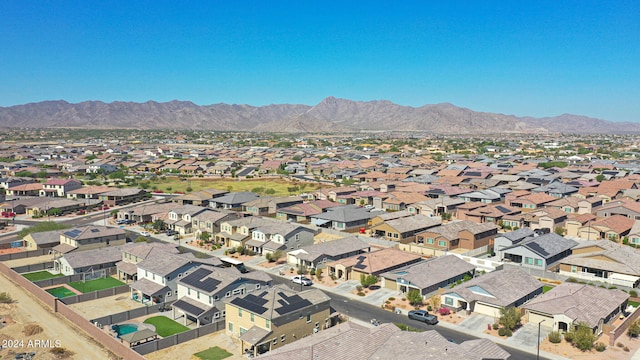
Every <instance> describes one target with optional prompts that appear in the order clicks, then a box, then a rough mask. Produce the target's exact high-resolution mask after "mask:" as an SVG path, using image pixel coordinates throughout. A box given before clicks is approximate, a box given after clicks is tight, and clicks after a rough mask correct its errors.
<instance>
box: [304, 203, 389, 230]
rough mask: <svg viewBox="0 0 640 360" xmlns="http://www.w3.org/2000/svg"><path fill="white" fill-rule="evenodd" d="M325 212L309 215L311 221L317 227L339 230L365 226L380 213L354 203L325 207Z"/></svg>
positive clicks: (358, 228)
mask: <svg viewBox="0 0 640 360" xmlns="http://www.w3.org/2000/svg"><path fill="white" fill-rule="evenodd" d="M327 210H328V211H327V212H323V213H320V214H316V215H312V216H311V223H312V224H313V225H317V226H319V227H327V228H330V229H334V230H339V231H347V232H355V231H359V230H360V228H365V227H366V226H367V225H368V224H369V220H370V219H371V218H373V217H374V216H376V215H378V214H380V212H378V211H369V210H368V209H365V208H361V207H358V206H354V205H347V206H340V207H334V208H329V209H327Z"/></svg>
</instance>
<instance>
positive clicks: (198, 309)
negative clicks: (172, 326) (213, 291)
mask: <svg viewBox="0 0 640 360" xmlns="http://www.w3.org/2000/svg"><path fill="white" fill-rule="evenodd" d="M171 307H172V308H173V319H174V320H177V319H178V318H180V317H182V325H184V326H187V325H189V324H188V322H189V321H192V322H194V323H195V324H196V326H198V327H200V326H202V325H206V324H210V323H212V322H213V320H214V319H219V318H220V312H221V311H220V310H219V309H218V308H216V307H212V306H207V305H204V304H203V303H201V302H198V301H196V300H193V299H190V298H188V297H183V298H181V299H180V300H178V301H176V302H174V303H173V304H172V305H171ZM216 316H217V317H216Z"/></svg>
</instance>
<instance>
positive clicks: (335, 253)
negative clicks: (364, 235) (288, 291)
mask: <svg viewBox="0 0 640 360" xmlns="http://www.w3.org/2000/svg"><path fill="white" fill-rule="evenodd" d="M369 251H371V245H369V243H367V242H364V241H362V240H361V239H360V238H359V237H358V236H355V235H354V236H347V237H344V238H341V239H337V240H332V241H326V242H321V243H318V244H314V245H308V246H303V247H301V248H300V249H297V250H292V251H289V252H288V253H287V264H289V265H291V266H293V267H306V268H310V269H317V268H323V267H325V265H326V263H327V262H331V261H336V260H340V259H344V258H348V257H351V256H355V255H359V254H362V253H365V252H369Z"/></svg>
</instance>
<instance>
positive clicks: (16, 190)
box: [6, 183, 42, 196]
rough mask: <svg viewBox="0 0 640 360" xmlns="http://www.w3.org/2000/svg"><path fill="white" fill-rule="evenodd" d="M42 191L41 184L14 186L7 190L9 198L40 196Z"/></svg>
mask: <svg viewBox="0 0 640 360" xmlns="http://www.w3.org/2000/svg"><path fill="white" fill-rule="evenodd" d="M41 190H42V184H41V183H27V184H18V185H13V186H12V187H10V188H8V189H7V191H6V193H7V196H40V191H41Z"/></svg>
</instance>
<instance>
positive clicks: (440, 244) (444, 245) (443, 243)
mask: <svg viewBox="0 0 640 360" xmlns="http://www.w3.org/2000/svg"><path fill="white" fill-rule="evenodd" d="M438 246H441V247H446V246H447V242H446V241H444V240H440V241H438Z"/></svg>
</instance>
